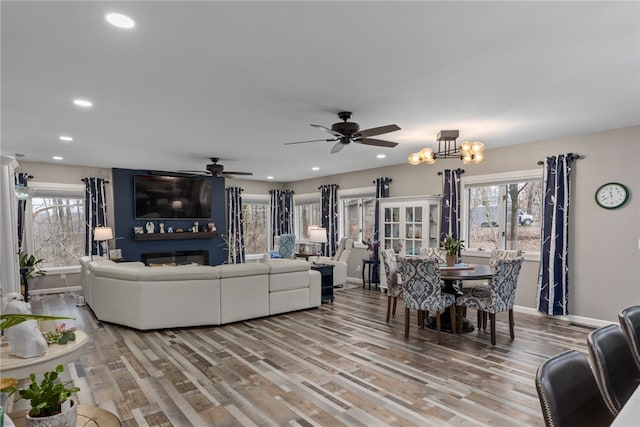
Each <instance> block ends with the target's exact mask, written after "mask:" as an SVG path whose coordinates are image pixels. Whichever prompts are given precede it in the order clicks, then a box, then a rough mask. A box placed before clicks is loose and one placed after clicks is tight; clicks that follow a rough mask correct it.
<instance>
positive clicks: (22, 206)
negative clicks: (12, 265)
mask: <svg viewBox="0 0 640 427" xmlns="http://www.w3.org/2000/svg"><path fill="white" fill-rule="evenodd" d="M28 181H29V174H26V173H24V172H23V173H18V174H16V185H18V186H21V187H26V186H27V184H28ZM26 208H27V201H26V200H24V199H19V200H18V253H20V252H22V251H23V246H24V245H23V242H24V222H25V217H24V215H25V212H26Z"/></svg>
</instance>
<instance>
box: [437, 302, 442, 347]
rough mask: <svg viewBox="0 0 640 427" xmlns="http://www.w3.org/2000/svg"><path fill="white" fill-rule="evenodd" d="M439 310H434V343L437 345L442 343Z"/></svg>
mask: <svg viewBox="0 0 640 427" xmlns="http://www.w3.org/2000/svg"><path fill="white" fill-rule="evenodd" d="M440 327H441V324H440V310H436V342H437V343H438V344H440V343H442V336H441V333H440Z"/></svg>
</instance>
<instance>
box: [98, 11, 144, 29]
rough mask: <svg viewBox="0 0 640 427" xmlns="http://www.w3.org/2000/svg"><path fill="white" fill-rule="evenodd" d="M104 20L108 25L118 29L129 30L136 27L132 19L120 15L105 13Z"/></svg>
mask: <svg viewBox="0 0 640 427" xmlns="http://www.w3.org/2000/svg"><path fill="white" fill-rule="evenodd" d="M104 18H105V19H106V20H107V22H108V23H109V24H111V25H113V26H115V27H118V28H125V29H129V28H133V27H135V26H136V23H135V21H134V20H133V19H131V18H129V17H128V16H126V15H122V14H120V13H107V14H106V15H105V16H104Z"/></svg>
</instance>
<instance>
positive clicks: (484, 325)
mask: <svg viewBox="0 0 640 427" xmlns="http://www.w3.org/2000/svg"><path fill="white" fill-rule="evenodd" d="M482 329H487V312H486V311H483V312H482Z"/></svg>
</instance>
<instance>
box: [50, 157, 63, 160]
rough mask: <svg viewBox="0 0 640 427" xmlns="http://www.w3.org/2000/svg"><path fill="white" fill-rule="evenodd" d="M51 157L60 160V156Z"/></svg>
mask: <svg viewBox="0 0 640 427" xmlns="http://www.w3.org/2000/svg"><path fill="white" fill-rule="evenodd" d="M52 159H53V160H62V156H53V157H52Z"/></svg>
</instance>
